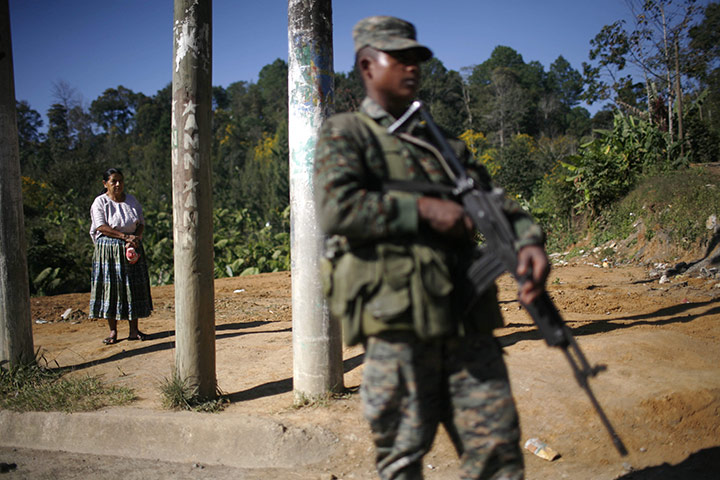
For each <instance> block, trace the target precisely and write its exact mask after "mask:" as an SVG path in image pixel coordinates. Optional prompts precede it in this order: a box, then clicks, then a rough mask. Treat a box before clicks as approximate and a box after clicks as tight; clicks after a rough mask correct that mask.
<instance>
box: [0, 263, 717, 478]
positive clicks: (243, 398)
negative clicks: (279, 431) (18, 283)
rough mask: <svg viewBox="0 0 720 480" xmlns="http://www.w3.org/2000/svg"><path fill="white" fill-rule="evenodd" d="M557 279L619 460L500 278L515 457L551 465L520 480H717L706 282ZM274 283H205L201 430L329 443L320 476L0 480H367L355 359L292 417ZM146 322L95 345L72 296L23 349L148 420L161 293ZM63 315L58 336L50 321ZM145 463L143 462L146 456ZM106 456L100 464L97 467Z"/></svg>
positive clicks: (163, 346)
mask: <svg viewBox="0 0 720 480" xmlns="http://www.w3.org/2000/svg"><path fill="white" fill-rule="evenodd" d="M564 263H565V262H561V264H560V265H556V266H555V267H554V269H553V272H552V273H551V276H550V279H549V283H548V289H549V291H550V294H551V296H552V297H553V298H554V300H555V301H556V303H557V305H558V307H559V308H560V310H561V312H562V313H563V315H564V317H565V319H566V321H567V322H568V324H569V326H570V327H571V329H572V330H573V332H574V334H575V336H576V338H577V339H578V342H579V344H580V346H581V347H582V349H583V350H584V351H585V354H586V355H587V357H588V358H589V359H590V361H591V363H602V364H605V365H607V371H605V372H603V373H601V374H600V375H599V376H598V377H596V378H595V379H593V380H592V381H591V386H592V388H593V390H594V392H595V394H596V395H597V397H598V399H599V401H600V403H601V404H602V406H603V407H604V409H605V411H606V413H607V415H608V417H609V418H610V420H611V422H612V423H613V424H614V426H615V428H616V429H617V431H618V433H619V434H620V436H621V437H622V439H623V441H624V442H625V444H626V445H627V447H628V450H629V451H630V454H629V455H628V456H627V457H625V458H621V457H620V456H619V455H618V454H617V453H616V451H615V450H614V449H613V447H612V444H611V442H610V441H609V438H608V436H607V434H606V432H605V430H604V429H603V428H602V426H601V424H600V422H599V420H598V418H597V416H596V415H595V412H594V410H593V409H592V407H591V405H590V402H589V401H588V399H587V397H585V395H584V393H583V392H582V390H580V389H579V387H578V386H577V385H576V383H575V380H574V378H573V377H572V373H571V371H570V368H569V367H568V366H567V364H566V361H565V358H564V357H563V355H562V354H561V352H559V351H557V350H556V349H549V348H548V347H546V346H545V344H544V342H543V341H542V340H541V339H540V337H539V336H538V335H537V333H536V332H535V330H534V328H533V326H532V325H531V322H530V320H529V318H528V317H527V315H526V314H525V312H524V311H522V310H520V307H519V305H518V303H517V302H516V301H515V300H514V297H515V294H514V291H515V287H514V285H513V283H512V282H511V280H510V279H509V278H506V277H502V278H501V279H500V281H499V285H500V301H501V307H502V309H503V311H504V314H505V319H506V323H507V327H506V328H503V329H500V330H498V331H497V336H498V337H499V338H500V340H501V342H502V343H503V344H504V345H505V347H506V352H507V357H506V359H507V363H508V365H509V368H510V375H511V379H512V383H513V388H514V393H515V396H516V399H517V403H518V408H519V411H520V416H521V423H522V431H523V442H524V441H525V440H527V439H528V438H531V437H536V438H539V439H541V440H543V441H545V442H546V443H548V444H549V445H550V446H551V447H552V448H553V449H554V450H556V451H557V452H559V453H560V455H561V457H560V458H559V459H557V460H555V461H553V462H549V461H546V460H543V459H541V458H538V457H536V456H534V455H533V454H531V453H529V452H526V465H527V478H528V479H530V480H533V479H538V480H539V479H560V478H570V479H616V478H622V479H624V480H629V479H634V480H637V479H643V480H648V479H686V478H692V479H703V478H708V479H709V478H713V479H714V478H717V477H716V475H717V472H718V471H720V280H719V279H699V278H688V277H673V278H672V279H671V280H670V282H669V283H663V284H660V283H659V282H658V280H657V278H649V277H648V272H649V270H650V268H651V267H650V266H645V267H639V266H625V267H612V266H610V265H607V268H603V266H602V261H601V260H599V259H596V258H593V257H592V256H589V257H580V258H577V259H574V260H571V261H570V262H569V263H567V264H564ZM290 282H291V279H290V274H289V273H287V272H282V273H275V274H264V275H257V276H250V277H237V278H227V279H220V280H217V281H216V283H215V286H216V292H215V305H216V310H215V316H216V324H217V329H216V331H217V337H216V351H217V379H218V385H219V387H220V388H221V389H222V391H223V392H225V393H226V394H227V396H228V398H229V400H230V404H229V406H228V408H227V409H226V410H225V411H224V412H222V413H219V414H215V415H220V416H223V415H234V414H250V415H256V416H259V417H267V418H273V419H281V420H282V421H283V422H288V423H289V424H293V425H303V424H305V425H313V426H316V427H319V428H322V429H325V430H327V431H329V432H332V434H334V435H335V436H336V437H337V439H338V447H337V449H336V451H334V452H333V453H332V454H331V455H330V456H329V458H328V459H327V460H324V461H322V462H319V463H317V464H314V465H309V466H302V467H299V468H293V469H285V468H284V467H282V468H278V466H277V465H272V464H268V465H266V466H264V468H265V469H263V468H260V469H248V470H238V469H234V468H230V467H227V466H222V465H180V464H173V463H167V464H166V463H163V462H151V461H146V460H134V459H117V458H113V457H102V456H95V455H82V456H80V455H77V454H57V453H52V452H38V451H33V450H26V449H20V450H13V449H12V448H2V449H0V462H6V463H10V462H12V463H15V464H16V465H17V468H15V469H14V470H12V471H11V472H10V473H9V474H5V475H3V478H8V479H15V478H60V479H69V478H111V479H112V478H118V479H119V478H123V479H127V478H149V479H155V478H157V479H160V478H218V479H223V478H247V479H255V478H267V477H268V475H270V474H272V476H275V477H278V478H308V479H314V478H325V479H331V478H337V479H350V478H354V479H366V478H367V479H370V478H375V477H374V469H373V462H372V447H371V442H370V439H369V435H368V431H367V427H366V425H365V423H364V422H363V421H362V419H361V416H360V412H359V395H358V394H357V388H358V386H359V384H360V378H361V373H362V350H361V349H360V348H353V349H346V350H345V352H344V358H345V363H344V365H345V372H346V374H345V386H346V387H347V388H348V389H349V392H350V393H349V394H348V395H346V396H345V398H342V399H339V400H335V401H333V402H331V403H330V404H329V405H328V406H323V407H314V408H303V409H294V408H292V398H293V397H292V338H291V337H292V334H291V328H292V319H291V299H290ZM153 300H154V303H155V313H154V314H153V315H152V317H150V318H149V319H144V320H142V321H141V329H142V330H143V331H144V332H146V333H148V334H149V335H150V339H149V340H147V341H145V342H129V341H125V340H124V339H125V338H126V337H127V326H126V325H121V329H120V333H119V338H120V339H121V341H120V342H119V343H118V344H116V345H112V346H105V345H103V344H102V339H103V338H104V337H105V336H106V334H107V326H106V325H105V324H104V323H103V322H100V321H94V320H88V319H87V318H86V312H87V302H88V295H87V294H75V295H63V296H56V297H41V298H33V299H32V308H33V322H34V323H33V327H34V339H35V346H36V348H37V347H40V348H41V349H42V352H43V354H44V356H45V358H46V359H47V360H48V361H50V362H51V363H52V364H53V365H54V364H55V362H57V364H59V365H60V366H63V367H69V366H72V367H74V369H75V370H74V372H73V373H72V374H73V375H87V374H90V375H100V376H101V377H103V378H104V379H105V380H106V381H107V382H111V383H117V384H122V385H128V386H130V387H132V388H133V389H134V390H135V392H136V393H137V395H138V400H137V402H135V404H134V405H133V407H137V408H141V409H145V410H151V411H152V410H156V411H158V413H160V411H161V406H160V393H159V389H158V385H159V383H160V382H162V381H163V380H164V379H165V378H167V377H169V376H170V373H171V370H172V366H173V362H174V359H173V354H174V350H173V349H174V333H173V329H174V310H173V303H174V292H173V288H172V286H166V287H158V288H154V289H153ZM69 308H72V309H73V311H72V313H70V314H69V315H67V318H66V319H65V320H63V319H62V318H61V314H63V313H64V312H66V311H67V309H69ZM148 448H152V446H148ZM108 453H111V452H108ZM425 464H426V469H425V473H426V478H429V479H445V478H457V476H456V465H457V460H456V457H455V454H454V452H453V450H452V447H451V446H450V444H449V442H448V441H447V439H446V437H445V436H444V434H443V433H441V434H440V435H439V436H438V438H437V440H436V444H435V446H434V448H433V450H432V452H431V453H430V454H429V455H428V456H427V457H426V458H425Z"/></svg>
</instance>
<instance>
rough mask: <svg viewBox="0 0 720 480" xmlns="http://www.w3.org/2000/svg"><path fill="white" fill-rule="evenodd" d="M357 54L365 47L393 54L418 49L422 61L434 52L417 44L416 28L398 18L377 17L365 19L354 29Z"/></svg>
mask: <svg viewBox="0 0 720 480" xmlns="http://www.w3.org/2000/svg"><path fill="white" fill-rule="evenodd" d="M353 40H354V41H355V53H357V52H359V51H360V49H361V48H363V47H368V46H369V47H373V48H376V49H378V50H382V51H386V52H392V51H396V50H408V49H411V48H417V49H418V50H420V51H421V52H422V57H423V58H422V59H423V60H428V59H430V58H431V57H432V51H431V50H430V49H429V48H427V47H426V46H425V45H421V44H419V43H418V42H417V36H416V33H415V26H414V25H413V24H412V23H410V22H406V21H405V20H401V19H399V18H396V17H387V16H375V17H368V18H363V19H362V20H360V21H359V22H358V23H357V24H355V27H354V28H353Z"/></svg>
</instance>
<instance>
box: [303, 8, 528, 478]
mask: <svg viewBox="0 0 720 480" xmlns="http://www.w3.org/2000/svg"><path fill="white" fill-rule="evenodd" d="M374 19H378V22H380V23H381V24H382V23H383V22H385V26H384V27H382V25H381V28H379V30H378V31H379V32H380V33H378V36H379V37H378V38H380V39H381V40H382V39H383V38H384V37H382V35H381V33H382V30H383V28H385V30H387V24H388V22H389V23H390V24H391V26H392V27H393V28H395V32H396V36H398V35H400V36H404V37H403V38H406V39H408V40H411V43H410V44H409V45H410V46H409V47H403V48H418V47H417V46H418V45H419V44H417V42H414V28H413V29H412V31H411V32H410V31H409V30H408V27H407V25H410V24H407V23H406V22H402V21H400V20H398V19H393V18H391V17H373V18H371V19H366V20H370V22H367V21H366V23H365V26H366V27H367V26H368V25H370V27H372V26H373V25H375V24H376V23H375V22H374ZM388 19H389V20H388ZM398 22H402V23H398ZM361 24H362V22H361ZM410 27H412V26H411V25H410ZM356 29H357V27H356ZM397 32H399V33H397ZM410 37H411V38H410ZM412 42H414V43H412ZM376 43H377V42H376ZM370 44H371V45H372V46H375V44H373V43H372V42H371V43H370ZM413 45H414V46H413ZM356 47H357V37H356ZM422 48H425V47H422ZM356 49H357V48H356ZM427 52H428V53H429V54H430V51H429V50H427ZM360 112H361V113H346V114H340V115H335V116H333V117H331V118H329V119H328V120H327V121H326V122H325V123H324V125H323V127H322V128H321V131H320V134H319V138H318V142H317V147H316V155H315V164H314V181H315V191H316V195H317V204H318V207H319V221H320V224H321V227H322V229H323V231H324V232H325V233H327V234H328V235H329V236H330V237H329V240H328V245H327V251H328V254H327V257H328V258H327V260H326V264H327V271H326V276H325V279H324V280H325V293H326V294H327V296H328V301H329V304H330V311H331V314H332V315H333V316H334V317H336V318H339V319H340V320H341V321H342V323H343V335H344V338H345V341H346V343H348V344H354V343H358V342H363V343H364V344H365V346H366V354H365V368H364V374H363V382H362V389H361V396H362V400H363V405H364V415H365V417H366V419H367V420H368V422H369V423H370V427H371V430H372V433H373V438H374V441H375V445H376V455H377V458H376V462H377V468H378V472H379V474H380V477H381V478H382V479H411V478H412V479H415V478H422V463H421V459H422V457H423V455H424V454H425V453H427V451H428V450H429V449H430V447H431V445H432V441H433V438H434V436H435V432H436V430H437V427H438V424H439V423H443V424H444V425H445V427H446V429H447V430H448V432H449V433H450V436H451V438H452V439H453V442H454V444H455V446H456V448H457V450H458V454H459V455H461V462H462V472H463V475H462V478H468V479H470V478H472V479H476V478H482V479H496V480H499V479H506V480H517V479H521V478H522V476H523V462H522V454H521V452H520V449H519V441H520V431H519V425H518V417H517V412H516V409H515V405H514V402H513V399H512V395H511V391H510V384H509V381H508V377H507V371H506V368H505V364H504V362H503V359H502V354H501V349H500V347H499V344H498V342H497V341H496V340H495V338H494V337H493V336H492V329H493V328H496V327H499V326H501V324H502V318H501V315H500V311H499V307H498V304H497V298H496V290H495V288H494V287H493V288H491V289H488V291H487V292H485V294H484V295H482V297H481V298H480V300H479V301H478V302H477V304H476V306H475V308H473V309H472V311H470V312H467V311H465V306H466V305H467V303H468V297H467V285H465V280H464V278H465V277H464V271H465V269H466V268H467V266H468V265H469V264H470V262H471V261H472V259H473V257H472V255H473V252H474V249H473V247H474V245H473V244H472V242H471V241H469V240H467V241H458V240H450V239H448V238H447V237H442V236H440V235H438V234H436V233H434V232H433V231H431V230H430V229H429V228H427V227H425V226H424V225H423V224H422V223H421V222H420V221H419V215H418V209H417V199H418V197H419V196H420V194H419V193H408V192H401V191H393V190H392V185H391V182H392V181H393V180H411V181H419V182H425V183H432V184H444V185H451V182H450V180H449V178H448V176H447V175H446V174H445V171H444V169H443V166H442V165H441V163H440V162H439V160H438V159H437V158H436V157H435V155H434V153H433V152H432V145H430V146H429V148H426V146H427V145H428V144H431V143H432V142H431V139H430V137H429V134H428V132H427V131H426V129H425V127H424V126H423V125H422V124H420V123H419V122H415V123H414V124H411V125H410V127H409V128H408V130H407V133H408V134H409V136H408V137H404V138H403V139H400V138H397V137H392V138H388V137H389V135H384V134H383V132H384V131H385V130H384V129H386V128H387V127H388V126H389V125H390V124H391V123H392V122H393V121H394V118H393V117H392V116H391V115H390V114H389V113H387V112H385V111H384V110H383V109H382V108H381V107H380V105H379V104H377V103H376V102H375V101H373V100H372V99H370V98H366V99H365V100H364V101H363V103H362V105H361V109H360ZM450 141H451V143H452V146H453V148H454V149H455V151H456V153H457V155H458V158H460V159H461V160H462V161H463V162H464V163H465V164H466V165H467V166H468V168H469V170H470V174H471V175H472V176H473V177H474V179H475V180H476V181H477V182H479V183H480V184H487V183H488V182H490V177H489V175H488V174H487V171H486V170H485V169H484V168H483V167H482V166H481V165H479V164H478V163H477V162H474V160H473V159H472V157H471V155H470V154H469V152H468V150H467V149H466V148H465V146H464V144H463V143H462V142H460V141H458V140H450ZM388 185H390V187H388ZM506 214H507V215H508V218H509V219H510V221H511V223H512V224H513V226H514V228H515V231H516V233H517V236H518V239H519V240H518V242H517V245H516V248H520V247H522V246H524V245H530V244H541V243H542V233H541V232H540V230H539V228H538V227H537V225H535V224H534V223H533V222H532V220H531V219H530V218H529V217H528V216H527V215H526V214H525V213H524V212H523V211H522V209H520V208H519V206H517V205H516V204H515V203H514V202H508V203H507V205H506Z"/></svg>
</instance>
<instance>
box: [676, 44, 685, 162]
mask: <svg viewBox="0 0 720 480" xmlns="http://www.w3.org/2000/svg"><path fill="white" fill-rule="evenodd" d="M678 44H679V41H678V39H677V38H675V96H676V97H677V111H678V113H677V116H678V141H679V142H680V155H681V156H685V135H684V132H683V93H682V86H681V85H680V46H679V45H678Z"/></svg>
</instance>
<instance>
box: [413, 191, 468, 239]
mask: <svg viewBox="0 0 720 480" xmlns="http://www.w3.org/2000/svg"><path fill="white" fill-rule="evenodd" d="M417 205H418V215H419V216H420V220H421V221H423V222H425V223H426V224H427V225H429V226H430V228H432V229H433V230H435V231H436V232H438V233H442V234H443V235H449V236H451V237H456V238H461V237H467V236H469V235H470V234H471V233H472V231H473V224H472V220H470V217H468V216H467V215H466V214H465V210H464V209H463V207H462V206H461V205H459V204H458V203H456V202H453V201H451V200H443V199H441V198H434V197H420V198H418V202H417Z"/></svg>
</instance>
